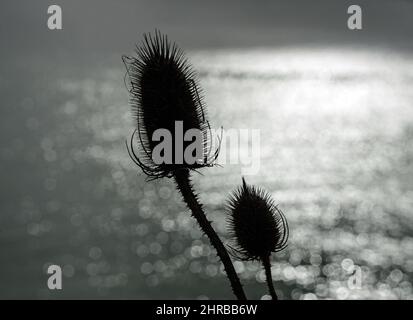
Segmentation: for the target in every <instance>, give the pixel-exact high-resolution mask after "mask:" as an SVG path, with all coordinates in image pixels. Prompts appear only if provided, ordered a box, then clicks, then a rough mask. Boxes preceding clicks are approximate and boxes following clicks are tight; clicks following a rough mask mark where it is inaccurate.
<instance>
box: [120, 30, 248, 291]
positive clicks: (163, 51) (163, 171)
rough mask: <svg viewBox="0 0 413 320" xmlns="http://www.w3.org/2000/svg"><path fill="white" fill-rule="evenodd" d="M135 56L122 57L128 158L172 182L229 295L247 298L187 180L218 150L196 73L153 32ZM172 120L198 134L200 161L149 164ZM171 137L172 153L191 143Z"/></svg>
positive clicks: (152, 175) (151, 176)
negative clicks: (130, 123)
mask: <svg viewBox="0 0 413 320" xmlns="http://www.w3.org/2000/svg"><path fill="white" fill-rule="evenodd" d="M136 53H137V55H136V57H127V56H124V57H123V61H124V63H125V66H126V68H127V74H128V75H129V80H130V86H131V87H130V94H131V104H132V108H133V111H134V115H135V118H136V125H137V129H136V130H135V132H134V134H133V135H132V137H131V140H130V144H129V145H128V152H129V155H130V156H131V158H132V159H133V161H134V162H135V163H136V164H137V165H138V166H139V167H140V168H142V170H143V172H144V173H145V174H146V175H147V176H148V178H149V179H156V178H161V177H172V178H174V180H175V182H176V185H177V187H178V190H179V191H180V193H181V194H182V196H183V199H184V201H185V202H186V204H187V206H188V208H189V209H190V210H191V212H192V215H193V216H194V217H195V219H196V220H197V222H198V224H199V225H200V227H201V229H202V231H203V232H204V233H205V234H206V235H207V236H208V238H209V239H210V241H211V244H212V246H213V247H214V248H215V249H216V251H217V253H218V256H219V258H220V259H221V261H222V263H223V265H224V268H225V271H226V273H227V275H228V278H229V280H230V282H231V286H232V290H233V292H234V294H235V295H236V296H237V298H238V299H246V296H245V293H244V291H243V288H242V285H241V282H240V281H239V278H238V276H237V274H236V272H235V269H234V267H233V264H232V261H231V259H230V257H229V255H228V252H227V251H226V249H225V246H224V244H223V243H222V241H221V240H220V238H219V237H218V235H217V234H216V232H215V231H214V229H213V228H212V226H211V224H210V222H209V221H208V219H207V217H206V216H205V213H204V211H203V208H202V205H201V203H200V202H199V199H198V195H197V194H196V192H195V191H194V189H193V185H192V183H191V179H190V173H191V171H193V170H197V169H199V168H202V167H207V166H211V165H212V164H213V161H214V160H215V159H216V157H217V156H218V152H219V149H217V150H215V151H213V152H211V148H210V145H211V144H210V142H211V141H210V130H209V123H208V121H207V120H206V114H205V108H204V104H203V101H202V97H201V95H200V89H199V87H198V84H197V80H196V77H195V73H194V72H193V70H192V68H191V66H190V65H189V63H188V61H187V60H186V58H185V57H184V54H183V53H182V51H181V50H180V49H178V48H177V46H176V45H175V44H170V42H169V41H168V39H167V37H166V36H165V35H161V33H160V32H158V31H157V32H155V35H154V36H151V35H144V42H143V44H142V46H140V47H137V50H136ZM177 121H179V122H182V125H183V132H186V131H187V130H189V129H197V130H200V131H201V132H202V136H203V141H202V146H203V151H204V152H203V159H198V160H202V161H196V162H195V163H189V162H187V160H186V159H185V158H184V159H181V160H182V161H180V162H179V163H178V161H175V152H172V156H173V159H172V162H171V163H161V164H159V163H156V162H155V161H154V160H153V157H152V155H153V151H154V148H155V147H156V145H157V144H158V143H159V141H153V139H152V135H153V133H154V132H155V131H156V130H157V129H167V130H169V132H175V124H176V122H177ZM136 132H137V133H138V139H137V141H138V143H139V144H140V150H139V151H138V152H136V151H135V149H134V146H133V143H134V141H135V137H136ZM172 138H173V141H172V146H173V149H174V151H175V148H179V149H180V150H185V148H186V146H187V144H190V143H191V142H184V141H175V136H174V135H173V136H172Z"/></svg>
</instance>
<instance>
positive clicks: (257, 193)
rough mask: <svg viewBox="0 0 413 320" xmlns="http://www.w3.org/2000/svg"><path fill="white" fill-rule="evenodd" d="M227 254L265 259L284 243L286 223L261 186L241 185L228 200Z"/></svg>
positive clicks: (249, 258) (285, 244) (243, 181)
mask: <svg viewBox="0 0 413 320" xmlns="http://www.w3.org/2000/svg"><path fill="white" fill-rule="evenodd" d="M227 207H228V211H229V215H228V220H227V222H228V227H229V232H230V235H231V237H232V242H231V244H230V245H229V247H230V252H231V254H232V255H233V256H234V257H236V258H238V259H240V260H262V261H263V260H265V259H267V258H268V257H269V256H270V255H271V253H272V252H278V251H281V250H283V249H284V248H285V247H286V246H287V240H288V234H289V229H288V224H287V220H286V218H285V216H284V214H283V213H282V211H281V210H280V209H279V208H278V207H277V206H276V205H275V203H274V201H273V200H272V198H271V196H270V195H269V194H268V193H267V192H266V191H264V190H263V189H261V188H259V187H255V186H249V185H247V183H246V182H245V179H244V178H242V186H241V187H239V188H238V189H237V190H236V191H235V192H234V193H233V194H232V196H231V198H230V200H229V202H228V206H227Z"/></svg>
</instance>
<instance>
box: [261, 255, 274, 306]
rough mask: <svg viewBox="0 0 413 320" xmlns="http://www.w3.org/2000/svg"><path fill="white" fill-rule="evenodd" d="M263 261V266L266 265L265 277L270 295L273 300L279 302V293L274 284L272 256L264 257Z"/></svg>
mask: <svg viewBox="0 0 413 320" xmlns="http://www.w3.org/2000/svg"><path fill="white" fill-rule="evenodd" d="M261 260H262V264H263V265H264V269H265V277H266V278H267V285H268V290H269V291H270V295H271V297H272V299H273V300H278V296H277V293H276V292H275V289H274V285H273V283H272V275H271V263H270V256H266V257H263V258H261Z"/></svg>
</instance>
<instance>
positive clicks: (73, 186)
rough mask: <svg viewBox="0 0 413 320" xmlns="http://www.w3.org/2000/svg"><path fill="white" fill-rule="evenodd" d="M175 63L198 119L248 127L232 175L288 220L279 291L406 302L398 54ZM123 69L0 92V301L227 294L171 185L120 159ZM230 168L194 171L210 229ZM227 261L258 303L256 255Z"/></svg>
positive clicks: (407, 118) (407, 189)
mask: <svg viewBox="0 0 413 320" xmlns="http://www.w3.org/2000/svg"><path fill="white" fill-rule="evenodd" d="M190 58H191V61H192V63H193V65H194V67H195V69H197V70H198V71H199V75H200V80H201V85H202V87H203V88H204V94H205V100H206V103H207V106H208V113H209V117H210V121H211V125H212V126H213V127H216V128H218V127H220V126H223V127H224V128H250V129H260V130H261V152H260V154H259V155H258V157H259V160H260V171H259V173H258V174H257V175H254V176H247V177H246V178H247V181H248V182H249V183H252V184H258V185H261V186H262V187H265V188H266V189H267V190H268V191H270V192H271V193H272V195H273V196H274V198H275V200H276V202H277V203H279V207H280V208H281V209H282V210H283V211H284V212H285V214H286V216H287V218H288V221H289V224H290V233H291V237H290V242H289V246H288V248H287V249H286V250H285V251H284V252H282V253H279V254H276V255H274V256H273V276H274V281H275V286H276V288H277V290H278V291H279V295H280V296H281V297H282V298H285V299H315V298H319V299H324V298H333V299H357V298H375V299H376V298H390V299H412V298H413V292H412V280H413V231H412V229H413V216H412V214H413V212H412V208H413V189H412V187H413V166H412V161H413V145H412V138H413V105H412V103H413V92H412V90H411V88H412V85H413V58H412V57H411V56H404V55H401V54H396V53H392V52H387V53H379V52H373V51H363V50H355V51H350V50H348V51H346V50H321V49H313V50H302V49H300V50H299V49H296V50H295V49H288V50H254V51H208V52H193V53H192V54H190ZM123 76H124V70H123V66H122V65H121V63H119V68H108V69H102V68H100V69H96V70H95V69H93V70H88V71H87V72H84V73H82V74H81V76H79V75H73V73H70V72H67V74H65V72H60V73H59V76H58V77H57V79H56V78H53V77H36V81H35V82H33V83H30V84H26V88H25V89H26V96H21V95H19V97H18V98H14V99H12V98H10V100H9V101H8V106H6V107H5V108H7V109H5V110H7V112H5V114H4V116H2V119H1V120H0V122H1V132H2V138H1V150H0V151H1V153H0V158H1V164H2V168H1V171H0V174H1V197H2V198H1V203H0V209H1V215H0V223H1V226H0V270H1V274H0V297H24V298H138V299H153V298H172V299H176V298H210V299H211V298H212V299H213V298H233V296H232V294H231V292H230V290H229V286H228V282H227V280H226V278H225V277H224V275H223V272H222V268H221V266H220V263H219V262H218V261H217V258H216V256H215V254H214V252H213V251H212V250H211V247H210V246H209V243H208V240H207V239H206V238H204V237H203V236H202V235H201V233H200V231H199V229H198V227H197V226H196V225H195V223H194V220H193V219H192V218H191V216H190V215H189V213H188V212H187V210H186V208H185V206H184V205H183V203H182V201H181V199H180V196H179V194H178V193H177V191H176V190H175V188H174V184H173V183H172V181H170V180H168V179H163V180H158V181H154V182H145V177H144V176H143V175H142V173H141V171H140V169H139V168H137V167H135V166H134V165H133V163H132V161H131V160H130V159H129V158H128V156H127V152H126V148H125V145H124V141H125V140H126V139H127V138H128V137H129V136H130V134H131V133H132V131H133V122H132V120H131V117H130V111H129V107H128V93H127V91H126V89H125V87H124V84H123ZM3 80H4V79H3ZM1 84H2V86H3V90H4V91H6V90H12V88H11V85H10V87H7V84H6V82H5V81H2V82H1ZM6 97H7V95H6ZM16 124H17V125H16ZM224 152H225V150H224ZM240 169H241V167H240V165H231V164H226V165H223V166H222V167H215V168H209V169H204V170H203V171H202V173H203V176H201V175H197V174H196V175H195V177H194V181H195V184H196V187H197V189H198V191H199V193H200V197H201V199H202V201H203V202H204V203H205V208H206V211H207V212H208V215H209V218H210V219H211V220H213V221H214V222H213V225H214V226H215V228H216V229H217V231H218V232H219V233H220V235H221V236H222V237H223V238H224V239H226V236H227V233H226V230H225V212H224V203H225V199H226V196H227V194H228V193H229V192H230V191H231V190H233V189H234V188H235V187H236V186H238V185H239V184H240V181H241V171H240ZM51 263H53V264H59V265H61V266H62V267H63V274H64V279H63V290H62V291H59V292H51V291H49V290H48V289H47V287H46V279H47V275H46V274H45V270H46V269H47V266H48V265H49V264H51ZM235 267H236V270H237V271H238V272H239V275H240V277H241V279H242V282H243V283H244V285H245V289H246V292H247V295H248V296H249V297H251V298H254V299H260V298H267V296H266V292H267V291H266V286H265V283H264V273H263V271H262V268H261V267H260V265H259V264H258V263H255V262H247V263H245V262H241V261H235Z"/></svg>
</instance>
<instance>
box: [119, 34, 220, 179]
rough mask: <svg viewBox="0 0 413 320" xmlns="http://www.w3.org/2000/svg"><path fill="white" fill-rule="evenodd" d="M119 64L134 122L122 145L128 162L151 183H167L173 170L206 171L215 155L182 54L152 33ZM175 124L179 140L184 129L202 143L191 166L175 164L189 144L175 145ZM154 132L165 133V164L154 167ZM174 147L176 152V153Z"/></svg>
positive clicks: (194, 81) (192, 77) (193, 76)
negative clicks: (179, 129)
mask: <svg viewBox="0 0 413 320" xmlns="http://www.w3.org/2000/svg"><path fill="white" fill-rule="evenodd" d="M122 59H123V62H124V64H125V67H126V76H127V77H125V79H127V80H128V81H127V86H128V88H129V93H130V103H131V105H132V111H133V114H134V117H135V121H136V130H135V132H134V134H133V135H132V137H131V140H130V144H128V145H127V146H128V151H129V155H130V156H131V158H132V160H133V161H134V162H135V163H136V164H137V165H138V166H139V167H140V168H141V169H142V170H143V172H144V173H145V174H147V175H148V176H149V177H150V178H153V179H154V178H159V177H172V176H174V174H175V173H176V172H177V171H178V170H196V169H199V168H202V167H205V166H211V165H212V163H213V162H214V161H215V160H216V158H217V156H218V152H219V149H217V150H216V151H214V152H212V150H211V149H212V148H211V139H212V137H211V131H210V126H209V122H208V121H207V118H206V110H205V107H204V102H203V100H202V94H201V89H200V88H199V85H198V81H197V77H196V74H195V72H194V71H193V69H192V67H191V65H190V64H189V62H188V60H187V59H186V58H185V56H184V54H183V52H182V51H181V50H180V49H179V48H178V47H177V45H176V44H175V43H170V42H169V40H168V38H167V36H166V35H162V34H161V33H160V32H159V31H156V32H155V34H154V35H151V34H145V35H144V40H143V43H142V44H141V45H140V46H137V48H136V55H135V56H132V57H129V56H123V57H122ZM177 123H179V124H180V126H181V127H182V130H183V133H184V134H185V133H186V132H187V131H188V130H190V129H196V130H197V131H198V132H200V134H201V135H202V141H200V142H199V144H198V145H199V146H200V148H202V151H203V153H202V157H199V158H197V161H196V162H195V163H193V162H192V163H190V162H188V161H186V160H185V159H182V160H179V161H178V160H177V159H178V158H179V159H180V158H181V157H180V155H179V156H177V155H176V154H177V153H176V152H175V151H176V150H177V149H179V150H185V149H186V147H187V146H188V145H190V144H191V143H192V141H186V140H184V141H182V140H179V141H178V140H177V141H175V139H176V132H175V131H177V129H176V128H177V127H176V124H177ZM158 129H163V130H165V129H166V130H167V131H168V132H170V133H171V136H172V143H170V145H171V148H172V152H170V153H171V157H172V160H171V161H170V163H157V162H156V161H154V157H153V152H154V149H155V147H156V146H157V145H158V144H159V140H158V139H153V135H154V132H155V131H157V130H158ZM199 140H200V139H199ZM136 142H137V143H138V144H139V147H140V148H139V150H138V151H135V149H134V143H136ZM177 145H179V146H180V147H179V148H177V147H176V146H177ZM179 153H181V152H179Z"/></svg>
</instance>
